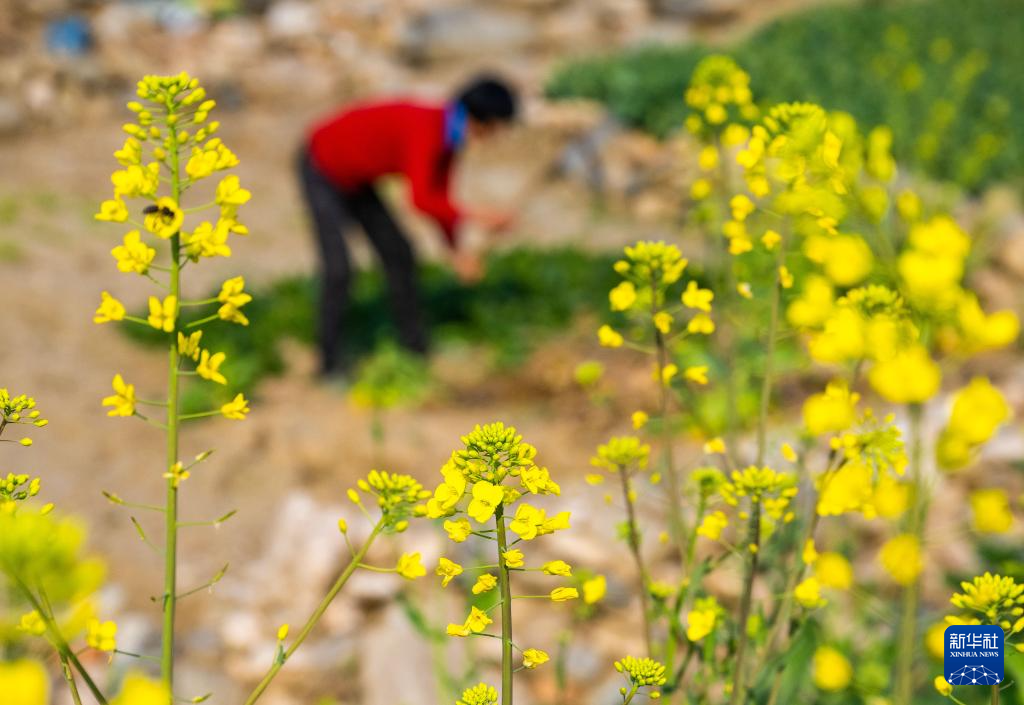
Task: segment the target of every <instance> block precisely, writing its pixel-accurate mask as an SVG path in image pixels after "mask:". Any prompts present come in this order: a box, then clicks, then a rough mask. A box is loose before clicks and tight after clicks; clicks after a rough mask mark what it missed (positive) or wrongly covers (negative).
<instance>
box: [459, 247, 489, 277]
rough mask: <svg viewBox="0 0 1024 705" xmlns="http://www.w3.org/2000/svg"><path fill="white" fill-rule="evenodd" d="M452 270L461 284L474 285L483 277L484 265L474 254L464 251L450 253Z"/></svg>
mask: <svg viewBox="0 0 1024 705" xmlns="http://www.w3.org/2000/svg"><path fill="white" fill-rule="evenodd" d="M452 269H453V270H455V276H457V277H458V278H459V281H460V282H462V283H463V284H476V283H477V282H478V281H480V280H481V279H483V277H484V264H483V260H481V259H480V256H479V255H478V254H476V253H475V252H468V251H464V250H460V251H456V252H454V253H452Z"/></svg>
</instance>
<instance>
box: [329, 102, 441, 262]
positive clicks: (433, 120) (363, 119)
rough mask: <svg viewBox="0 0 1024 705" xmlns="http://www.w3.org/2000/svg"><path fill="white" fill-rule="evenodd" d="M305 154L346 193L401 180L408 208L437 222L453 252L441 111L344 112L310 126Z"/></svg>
mask: <svg viewBox="0 0 1024 705" xmlns="http://www.w3.org/2000/svg"><path fill="white" fill-rule="evenodd" d="M309 153H310V156H311V157H312V159H313V163H314V164H316V166H317V167H318V168H319V169H320V171H321V172H322V173H323V174H324V175H325V176H326V177H327V178H328V179H330V180H331V181H332V182H333V183H334V184H336V185H337V186H338V187H339V188H341V189H343V190H347V191H351V190H354V189H356V188H359V187H360V186H364V185H367V184H371V183H373V182H374V181H376V180H377V179H378V178H380V177H381V176H385V175H388V174H404V175H405V176H406V178H408V179H409V185H410V187H411V190H412V202H413V205H414V206H416V208H417V209H418V210H420V211H422V212H423V213H426V214H427V215H429V216H430V217H432V218H433V219H434V220H436V221H437V224H438V225H439V226H440V227H441V230H442V232H443V233H444V236H445V239H446V240H447V242H448V244H449V246H452V247H454V245H455V232H456V228H457V225H458V222H459V209H458V208H456V206H455V204H453V203H452V200H451V196H450V194H449V180H450V179H449V177H450V174H451V166H452V159H453V156H454V154H453V152H452V151H451V150H450V149H449V148H448V146H447V145H446V144H445V108H444V106H435V105H423V104H419V103H413V102H408V101H396V102H387V103H366V104H363V105H357V106H355V107H351V108H348V109H346V110H344V111H342V112H340V113H338V114H336V115H334V116H332V117H329V118H327V119H326V120H324V121H322V122H320V123H319V124H317V125H314V127H313V130H312V132H311V133H310V137H309Z"/></svg>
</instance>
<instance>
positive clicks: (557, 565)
mask: <svg viewBox="0 0 1024 705" xmlns="http://www.w3.org/2000/svg"><path fill="white" fill-rule="evenodd" d="M541 570H543V571H544V572H545V573H547V574H548V575H560V576H562V577H563V578H571V577H572V566H571V565H569V564H568V563H566V562H565V561H548V562H547V563H545V564H544V565H543V566H541Z"/></svg>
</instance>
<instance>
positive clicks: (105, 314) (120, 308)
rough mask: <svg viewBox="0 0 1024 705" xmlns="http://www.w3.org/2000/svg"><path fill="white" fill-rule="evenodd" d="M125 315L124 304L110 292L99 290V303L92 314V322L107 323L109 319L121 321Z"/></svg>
mask: <svg viewBox="0 0 1024 705" xmlns="http://www.w3.org/2000/svg"><path fill="white" fill-rule="evenodd" d="M124 316H125V308H124V304H122V303H121V302H120V301H118V300H117V299H115V298H114V297H113V296H111V295H110V292H107V291H103V292H100V305H99V308H97V309H96V313H95V314H94V315H93V317H92V320H93V323H109V322H110V321H123V320H124Z"/></svg>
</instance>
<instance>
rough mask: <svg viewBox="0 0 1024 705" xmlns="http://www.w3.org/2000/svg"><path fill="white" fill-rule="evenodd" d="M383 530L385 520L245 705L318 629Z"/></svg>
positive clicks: (278, 657) (264, 688) (255, 698)
mask: <svg viewBox="0 0 1024 705" xmlns="http://www.w3.org/2000/svg"><path fill="white" fill-rule="evenodd" d="M383 528H384V519H383V518H381V520H380V521H378V522H377V524H376V525H375V526H374V527H373V530H372V531H371V532H370V535H369V536H368V537H367V539H366V541H365V542H364V543H363V545H362V547H360V549H359V551H358V552H357V553H356V554H355V555H353V556H352V560H350V561H349V563H348V565H347V566H345V570H343V571H342V572H341V575H339V576H338V579H337V580H335V581H334V584H333V585H332V586H331V589H330V590H328V591H327V594H326V595H324V598H323V599H322V600H320V604H318V605H317V607H316V609H315V610H313V613H312V614H311V615H310V616H309V619H307V620H306V623H305V624H304V625H303V627H302V629H301V630H300V631H299V633H298V635H297V636H296V637H295V641H293V642H292V644H291V646H289V647H288V648H287V649H284V650H282V651H281V652H280V653H279V654H278V655H277V658H275V659H274V663H273V665H272V666H271V667H270V669H269V670H268V671H267V673H266V675H264V676H263V679H262V680H261V681H260V682H259V684H258V685H257V686H256V687H255V688H254V689H253V691H252V693H250V694H249V697H248V698H246V699H245V705H253V703H255V702H256V701H257V700H259V699H260V696H262V695H263V693H264V691H266V689H267V687H268V686H269V685H270V684H271V682H273V680H274V678H275V677H277V673H278V671H280V670H281V667H282V666H284V664H285V663H286V662H287V661H288V659H289V658H291V656H292V654H294V653H295V652H296V651H298V649H299V647H300V646H302V644H303V642H305V641H306V638H307V637H308V636H309V635H310V633H311V632H312V631H313V629H314V628H315V627H316V625H317V623H318V622H319V621H320V618H321V617H323V616H324V612H326V611H327V608H328V607H330V605H331V603H332V602H333V601H334V598H335V597H337V596H338V593H339V592H341V589H342V588H343V587H345V583H347V582H348V579H349V578H351V577H352V574H353V573H355V572H356V569H357V568H358V567H359V565H360V564H361V563H362V561H363V559H364V558H365V557H366V554H367V553H368V552H369V550H370V547H371V546H372V545H373V542H374V540H375V539H376V538H377V536H379V535H380V532H381V531H382V530H383Z"/></svg>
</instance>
